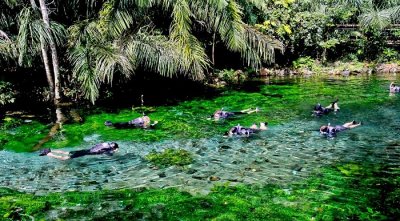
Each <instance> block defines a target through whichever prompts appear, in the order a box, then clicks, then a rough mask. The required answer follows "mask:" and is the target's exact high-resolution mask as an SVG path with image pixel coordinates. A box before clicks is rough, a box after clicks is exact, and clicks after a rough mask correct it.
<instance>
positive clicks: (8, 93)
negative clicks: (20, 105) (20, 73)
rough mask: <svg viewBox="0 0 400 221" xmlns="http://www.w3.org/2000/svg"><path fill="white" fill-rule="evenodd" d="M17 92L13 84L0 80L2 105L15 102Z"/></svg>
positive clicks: (0, 103)
mask: <svg viewBox="0 0 400 221" xmlns="http://www.w3.org/2000/svg"><path fill="white" fill-rule="evenodd" d="M14 101H15V92H14V91H13V89H12V84H11V83H9V82H5V81H0V105H6V104H9V103H14Z"/></svg>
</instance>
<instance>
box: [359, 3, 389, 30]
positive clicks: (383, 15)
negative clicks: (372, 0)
mask: <svg viewBox="0 0 400 221" xmlns="http://www.w3.org/2000/svg"><path fill="white" fill-rule="evenodd" d="M359 21H360V24H361V26H362V27H363V28H368V27H373V28H377V29H379V30H382V29H384V28H386V27H387V26H389V25H390V24H391V21H392V18H391V13H390V12H389V11H387V10H383V11H380V10H378V9H377V8H369V9H368V11H366V12H365V13H363V14H362V15H360V17H359Z"/></svg>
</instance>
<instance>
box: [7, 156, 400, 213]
mask: <svg viewBox="0 0 400 221" xmlns="http://www.w3.org/2000/svg"><path fill="white" fill-rule="evenodd" d="M351 165H352V166H350V167H352V168H355V167H357V168H359V172H358V173H356V174H353V175H352V176H351V177H349V176H348V175H346V174H343V173H342V172H341V171H340V169H338V168H343V167H348V165H346V164H344V165H336V166H328V167H324V168H321V169H319V170H317V171H315V173H314V175H313V176H311V177H310V178H308V179H306V180H303V181H301V182H299V183H295V184H287V185H284V186H279V185H266V186H245V185H240V186H230V185H217V186H216V187H215V188H213V191H212V192H211V193H209V194H208V195H196V196H193V195H191V194H189V193H187V192H182V191H179V190H177V189H174V188H167V189H143V188H142V189H124V190H100V191H93V192H65V193H50V194H46V195H43V196H38V195H33V194H26V193H21V192H17V191H14V190H11V189H6V188H0V214H4V215H3V217H2V218H1V219H4V220H12V218H15V216H16V215H18V214H16V213H15V211H16V209H18V208H19V210H18V211H21V213H22V214H24V215H27V216H30V217H34V218H35V219H36V220H64V219H65V220H72V219H85V218H86V219H88V220H111V219H116V220H138V219H143V220H304V221H305V220H374V221H375V220H393V218H395V217H399V216H400V209H399V208H398V206H397V204H398V201H399V200H400V192H399V191H398V190H399V189H400V186H399V185H400V182H399V181H400V180H399V176H398V175H399V172H400V171H399V170H397V169H395V168H392V169H390V168H387V167H385V166H378V165H367V164H355V163H352V164H351ZM360 193H362V194H360ZM382 197H383V198H382Z"/></svg>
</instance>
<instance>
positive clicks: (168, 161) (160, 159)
mask: <svg viewBox="0 0 400 221" xmlns="http://www.w3.org/2000/svg"><path fill="white" fill-rule="evenodd" d="M146 159H147V160H149V161H150V162H152V163H153V164H155V165H156V166H160V167H165V166H172V165H177V166H185V165H189V164H191V163H192V162H193V157H192V156H191V153H190V152H189V151H187V150H183V149H178V150H176V149H172V148H167V149H165V150H163V151H162V152H157V151H152V152H150V153H149V154H148V155H147V156H146Z"/></svg>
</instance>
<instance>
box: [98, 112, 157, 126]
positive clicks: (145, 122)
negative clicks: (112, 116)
mask: <svg viewBox="0 0 400 221" xmlns="http://www.w3.org/2000/svg"><path fill="white" fill-rule="evenodd" d="M157 123H158V121H155V122H154V123H153V124H151V123H150V117H148V116H146V115H144V116H142V117H138V118H135V119H133V120H131V121H128V122H120V123H112V122H111V121H109V120H108V121H106V122H104V125H105V126H113V127H115V128H147V127H149V126H150V127H154V126H155V125H156V124H157Z"/></svg>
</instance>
